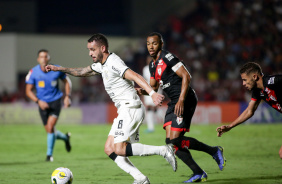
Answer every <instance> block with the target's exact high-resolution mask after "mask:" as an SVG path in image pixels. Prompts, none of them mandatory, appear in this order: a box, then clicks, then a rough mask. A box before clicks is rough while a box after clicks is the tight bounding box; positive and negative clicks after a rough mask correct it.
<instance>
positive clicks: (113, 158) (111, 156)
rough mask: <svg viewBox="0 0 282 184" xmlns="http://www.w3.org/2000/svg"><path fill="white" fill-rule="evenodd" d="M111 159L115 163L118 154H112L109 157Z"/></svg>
mask: <svg viewBox="0 0 282 184" xmlns="http://www.w3.org/2000/svg"><path fill="white" fill-rule="evenodd" d="M109 157H110V158H111V159H112V160H113V161H115V159H116V158H117V154H116V153H115V152H112V153H111V154H110V155H109Z"/></svg>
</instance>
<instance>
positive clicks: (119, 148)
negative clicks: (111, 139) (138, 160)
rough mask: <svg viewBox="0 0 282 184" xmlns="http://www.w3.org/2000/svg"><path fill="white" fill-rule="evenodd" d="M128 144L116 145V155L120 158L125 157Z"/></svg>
mask: <svg viewBox="0 0 282 184" xmlns="http://www.w3.org/2000/svg"><path fill="white" fill-rule="evenodd" d="M126 146H127V144H126V143H125V142H124V143H117V144H115V153H116V154H117V155H120V156H125V152H126Z"/></svg>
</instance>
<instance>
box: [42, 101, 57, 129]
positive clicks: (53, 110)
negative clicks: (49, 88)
mask: <svg viewBox="0 0 282 184" xmlns="http://www.w3.org/2000/svg"><path fill="white" fill-rule="evenodd" d="M48 105H49V108H48V109H46V110H42V109H41V108H40V107H38V108H39V114H40V117H41V119H42V122H43V125H44V126H45V125H47V120H48V118H49V116H56V117H59V115H60V112H61V108H62V104H61V98H59V99H58V100H55V101H53V102H49V103H48Z"/></svg>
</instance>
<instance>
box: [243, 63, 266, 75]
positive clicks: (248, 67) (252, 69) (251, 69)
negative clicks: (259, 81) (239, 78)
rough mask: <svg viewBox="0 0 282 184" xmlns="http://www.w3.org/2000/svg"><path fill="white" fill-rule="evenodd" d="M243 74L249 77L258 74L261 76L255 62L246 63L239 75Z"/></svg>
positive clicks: (258, 66) (259, 68) (260, 71)
mask: <svg viewBox="0 0 282 184" xmlns="http://www.w3.org/2000/svg"><path fill="white" fill-rule="evenodd" d="M242 73H245V74H247V75H249V74H250V73H258V74H260V75H262V70H261V67H260V65H259V64H257V63H255V62H248V63H246V64H244V65H243V66H242V67H241V69H240V74H242Z"/></svg>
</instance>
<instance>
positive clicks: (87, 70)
mask: <svg viewBox="0 0 282 184" xmlns="http://www.w3.org/2000/svg"><path fill="white" fill-rule="evenodd" d="M45 69H46V71H47V72H49V71H61V72H64V73H67V74H70V75H73V76H76V77H90V76H93V75H96V74H98V73H97V72H95V71H93V70H92V69H91V66H87V67H84V68H66V67H62V66H55V65H47V66H46V67H45Z"/></svg>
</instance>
